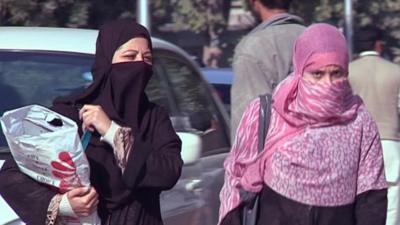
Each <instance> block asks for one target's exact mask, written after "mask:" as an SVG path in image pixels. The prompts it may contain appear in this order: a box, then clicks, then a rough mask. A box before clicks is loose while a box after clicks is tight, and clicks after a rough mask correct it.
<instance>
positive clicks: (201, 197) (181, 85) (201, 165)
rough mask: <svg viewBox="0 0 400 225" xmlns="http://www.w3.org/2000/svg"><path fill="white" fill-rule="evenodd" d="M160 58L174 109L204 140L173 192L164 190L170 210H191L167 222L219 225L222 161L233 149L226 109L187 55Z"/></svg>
mask: <svg viewBox="0 0 400 225" xmlns="http://www.w3.org/2000/svg"><path fill="white" fill-rule="evenodd" d="M157 57H158V59H157V60H158V62H157V63H158V65H159V66H160V70H161V72H162V74H164V75H165V77H164V78H163V79H164V81H165V82H167V83H168V86H169V90H170V91H171V94H170V96H171V97H173V98H174V100H173V102H174V108H175V109H174V110H175V112H176V113H177V114H178V115H180V116H181V117H184V118H187V119H188V121H189V126H188V130H190V132H194V133H196V134H197V135H198V136H199V137H200V138H201V140H202V152H201V157H200V158H199V160H198V161H196V163H195V164H193V165H185V166H184V168H183V173H182V177H181V180H180V181H179V182H178V184H177V185H176V186H175V188H174V189H173V190H172V193H173V194H172V193H171V192H170V193H165V195H164V196H163V199H162V200H165V201H174V203H169V202H167V205H169V206H171V208H170V210H171V211H175V210H177V209H179V208H180V207H185V208H186V209H187V210H188V213H185V214H178V213H177V214H176V215H177V216H175V217H174V218H173V219H172V220H170V219H166V220H165V221H166V224H216V222H217V221H216V220H217V217H218V208H219V201H218V199H219V197H218V195H219V191H220V187H221V186H222V182H223V169H222V162H223V159H224V157H225V154H224V153H226V152H227V151H229V148H230V141H229V129H228V127H229V126H228V124H227V123H228V122H227V120H226V112H225V111H223V110H224V109H223V106H222V103H221V102H218V101H217V100H216V98H217V97H216V96H215V95H213V93H214V92H213V90H212V89H211V86H209V85H208V83H207V82H206V81H205V80H204V79H203V77H202V76H201V74H200V73H199V71H198V70H197V69H196V68H195V66H194V65H192V64H191V63H190V62H189V61H188V60H186V59H185V57H183V56H182V55H179V54H177V53H174V52H170V51H159V52H158V54H157ZM185 198H186V199H185ZM175 199H179V201H176V200H175ZM188 199H190V200H189V201H188ZM181 200H182V202H180V201H181ZM172 204H175V205H172ZM174 207H177V208H174ZM189 218H190V219H189Z"/></svg>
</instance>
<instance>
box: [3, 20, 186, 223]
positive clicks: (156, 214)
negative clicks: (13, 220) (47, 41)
mask: <svg viewBox="0 0 400 225" xmlns="http://www.w3.org/2000/svg"><path fill="white" fill-rule="evenodd" d="M151 57H152V46H151V39H150V35H149V33H148V31H147V30H146V29H145V28H144V27H143V26H141V25H139V24H137V23H135V22H133V21H132V20H117V21H113V22H110V23H108V24H106V25H104V26H103V27H102V28H101V29H100V33H99V36H98V38H97V44H96V58H95V62H94V65H93V68H92V73H93V84H92V85H91V86H89V87H88V89H86V90H85V91H84V92H83V93H80V94H76V95H71V96H67V97H60V98H58V99H56V100H55V102H54V104H53V108H52V109H53V110H55V111H57V112H59V113H61V114H63V115H65V116H67V117H69V118H71V119H73V120H74V121H76V123H77V124H78V126H79V127H82V130H83V131H84V130H90V131H92V132H93V135H92V137H91V139H90V143H89V145H88V148H87V150H86V155H87V157H88V160H89V163H90V168H91V179H90V181H91V184H92V187H91V188H86V187H81V188H75V189H72V190H70V191H68V192H67V193H65V194H58V193H57V191H55V190H53V189H51V188H49V187H47V186H45V185H43V184H40V183H38V182H36V181H34V180H32V179H30V178H29V177H28V176H26V175H24V174H22V173H21V172H20V171H19V169H18V167H17V165H16V164H15V162H14V160H13V159H11V158H10V159H8V160H7V161H6V163H5V165H4V166H3V168H2V170H1V172H0V193H1V195H2V196H3V198H4V199H5V200H6V201H7V202H8V204H9V205H10V206H11V207H12V208H13V209H14V210H15V211H16V213H17V214H18V215H19V216H20V217H21V219H22V220H23V221H24V222H25V223H27V224H32V225H43V224H62V222H63V217H64V216H86V215H89V214H90V213H92V212H93V211H94V210H96V209H97V211H98V213H99V216H100V218H101V223H102V224H111V225H124V224H135V225H140V224H146V225H147V224H149V225H150V224H155V225H157V224H162V219H161V212H160V203H159V195H160V192H161V191H163V190H167V189H170V188H172V187H173V186H174V185H175V183H176V182H177V180H178V179H179V176H180V173H181V169H182V164H183V162H182V159H181V156H180V150H181V142H180V140H179V138H178V136H177V135H176V133H175V132H174V130H173V128H172V125H171V122H170V119H169V116H168V113H167V111H166V110H164V109H163V108H161V107H159V106H157V105H155V104H153V103H151V102H149V100H148V98H147V96H146V94H145V92H144V89H145V87H146V85H147V83H148V81H149V80H150V78H151V76H152V73H153V72H152V58H151ZM82 130H80V132H81V133H80V134H82Z"/></svg>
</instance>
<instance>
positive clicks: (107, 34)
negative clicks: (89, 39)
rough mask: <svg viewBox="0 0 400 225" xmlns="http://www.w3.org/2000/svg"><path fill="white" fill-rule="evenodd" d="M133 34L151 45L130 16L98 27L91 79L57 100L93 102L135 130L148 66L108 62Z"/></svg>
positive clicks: (76, 103) (142, 106)
mask: <svg viewBox="0 0 400 225" xmlns="http://www.w3.org/2000/svg"><path fill="white" fill-rule="evenodd" d="M135 37H143V38H145V39H147V41H148V43H149V49H152V46H151V38H150V35H149V33H148V31H147V30H146V28H145V27H143V26H141V25H139V24H137V23H136V22H134V21H133V20H129V19H126V20H117V21H113V22H110V23H107V24H105V25H104V26H102V28H101V29H100V32H99V35H98V38H97V42H96V55H95V61H94V65H93V67H92V74H93V83H92V84H91V85H90V86H89V88H88V89H87V90H85V91H84V92H83V93H80V94H76V95H71V96H67V97H60V98H57V99H56V100H55V102H54V104H55V105H57V104H67V105H73V106H75V107H77V108H79V107H81V106H82V105H84V104H96V105H100V106H102V108H103V110H104V111H105V112H106V114H107V115H108V116H109V117H110V119H112V120H114V121H116V122H117V123H119V124H120V125H123V126H129V127H131V128H133V131H134V132H136V131H137V129H139V127H140V122H141V120H142V118H143V115H144V114H145V111H146V110H147V108H148V105H149V101H148V99H147V97H146V94H145V93H144V89H145V87H146V85H147V83H148V81H149V80H150V78H151V75H152V73H153V72H152V66H151V65H148V64H147V63H144V62H123V63H116V64H112V58H113V56H114V52H115V51H116V50H117V49H118V48H119V47H120V46H121V45H123V44H124V43H126V42H127V41H129V40H130V39H132V38H135Z"/></svg>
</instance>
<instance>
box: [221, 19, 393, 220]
mask: <svg viewBox="0 0 400 225" xmlns="http://www.w3.org/2000/svg"><path fill="white" fill-rule="evenodd" d="M293 65H294V72H293V73H292V75H290V76H289V77H287V78H286V79H285V80H284V81H282V82H281V83H280V84H279V85H278V87H277V88H276V90H275V91H274V94H273V103H272V107H271V108H272V109H271V119H270V126H269V129H268V133H267V137H266V140H265V141H266V142H265V147H264V149H263V151H262V152H261V153H260V154H258V150H257V144H258V136H257V128H258V121H259V108H260V101H259V99H258V98H257V99H256V100H254V101H252V102H251V103H250V105H249V106H248V107H247V109H246V111H245V113H244V115H243V118H242V120H241V122H240V125H239V128H238V134H237V136H236V139H235V142H234V145H233V147H232V150H231V152H230V153H229V155H228V157H227V158H226V160H225V162H224V167H225V170H226V173H225V183H224V186H223V188H222V190H221V193H220V199H221V208H220V224H222V225H225V224H230V225H232V224H240V205H239V204H240V203H241V201H242V200H241V199H240V194H239V193H240V190H241V189H243V190H246V191H249V192H259V193H260V203H259V211H258V217H257V224H258V225H289V224H290V225H292V224H296V225H308V224H315V225H339V224H340V225H371V224H374V225H384V224H385V218H386V206H387V200H386V193H387V192H386V188H387V183H386V181H385V175H384V169H383V156H382V148H381V144H380V138H379V134H378V129H377V126H376V124H375V122H374V121H373V119H372V117H371V115H370V114H369V113H368V111H367V109H366V107H365V106H364V105H363V103H362V100H361V99H360V98H359V97H357V96H354V95H353V94H352V92H351V88H350V85H349V83H348V80H347V75H348V52H347V45H346V40H345V37H344V36H343V35H342V34H341V33H340V31H339V30H338V29H336V28H335V27H333V26H331V25H328V24H315V25H312V26H310V27H309V28H307V29H306V30H305V31H304V32H303V33H302V34H301V36H300V37H299V38H298V39H297V40H296V43H295V47H294V52H293Z"/></svg>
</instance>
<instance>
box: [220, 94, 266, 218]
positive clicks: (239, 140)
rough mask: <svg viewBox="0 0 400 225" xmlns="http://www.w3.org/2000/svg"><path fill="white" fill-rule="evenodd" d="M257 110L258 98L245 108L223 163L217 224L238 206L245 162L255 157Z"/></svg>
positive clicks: (258, 106) (258, 105)
mask: <svg viewBox="0 0 400 225" xmlns="http://www.w3.org/2000/svg"><path fill="white" fill-rule="evenodd" d="M259 108H260V101H259V99H258V98H257V99H255V100H253V101H252V102H251V103H250V104H249V105H248V106H247V108H246V110H245V112H244V113H243V116H242V119H241V121H240V124H239V127H238V129H237V132H236V137H235V140H234V143H233V146H232V149H231V151H230V153H229V155H228V156H227V158H226V159H225V161H224V168H225V181H224V185H223V187H222V189H221V192H220V200H221V206H220V210H219V223H220V222H221V221H222V219H223V218H224V217H225V216H226V214H227V213H228V212H230V211H231V210H232V209H234V208H236V207H237V206H238V204H239V202H240V196H239V186H240V185H239V183H240V182H241V177H242V175H243V173H244V170H245V168H246V162H251V161H253V160H254V159H255V158H256V157H257V153H258V151H257V142H258V137H257V130H258V118H259ZM219 223H218V224H219Z"/></svg>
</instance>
